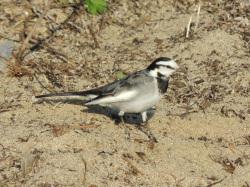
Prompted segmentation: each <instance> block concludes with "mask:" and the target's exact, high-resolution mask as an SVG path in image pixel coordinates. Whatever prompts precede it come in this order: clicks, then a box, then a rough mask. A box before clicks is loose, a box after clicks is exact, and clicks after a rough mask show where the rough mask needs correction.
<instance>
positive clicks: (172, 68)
mask: <svg viewBox="0 0 250 187" xmlns="http://www.w3.org/2000/svg"><path fill="white" fill-rule="evenodd" d="M166 67H167V68H169V69H174V68H173V67H171V66H169V65H167V66H166Z"/></svg>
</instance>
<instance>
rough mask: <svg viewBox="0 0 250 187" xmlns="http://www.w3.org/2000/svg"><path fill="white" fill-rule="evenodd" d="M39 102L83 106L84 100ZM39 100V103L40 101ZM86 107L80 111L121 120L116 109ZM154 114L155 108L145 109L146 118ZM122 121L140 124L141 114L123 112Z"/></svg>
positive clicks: (116, 120)
mask: <svg viewBox="0 0 250 187" xmlns="http://www.w3.org/2000/svg"><path fill="white" fill-rule="evenodd" d="M40 102H47V103H58V102H61V103H67V104H73V105H80V106H83V105H84V104H85V102H84V101H83V100H80V99H70V100H64V99H61V98H59V99H43V100H42V101H40ZM40 102H39V103H40ZM86 107H87V109H83V110H81V111H82V112H88V113H95V114H102V115H105V116H107V117H109V118H111V119H112V120H115V123H116V124H119V123H120V122H121V118H120V117H119V116H118V112H119V111H117V110H114V109H112V108H109V107H102V106H99V105H91V106H86ZM154 114H155V109H154V108H150V109H148V110H147V120H149V119H150V118H152V117H153V115H154ZM123 119H124V122H125V123H128V124H141V123H142V116H141V114H140V113H125V114H124V118H123Z"/></svg>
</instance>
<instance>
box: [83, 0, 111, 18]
mask: <svg viewBox="0 0 250 187" xmlns="http://www.w3.org/2000/svg"><path fill="white" fill-rule="evenodd" d="M85 4H86V5H87V10H88V11H89V12H90V13H91V14H94V15H96V14H98V13H103V12H104V11H105V10H106V8H107V3H106V0H85Z"/></svg>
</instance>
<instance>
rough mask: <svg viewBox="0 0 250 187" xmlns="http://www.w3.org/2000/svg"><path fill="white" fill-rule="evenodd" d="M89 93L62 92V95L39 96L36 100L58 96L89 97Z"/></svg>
mask: <svg viewBox="0 0 250 187" xmlns="http://www.w3.org/2000/svg"><path fill="white" fill-rule="evenodd" d="M88 94H89V93H88V91H80V92H62V93H50V94H44V95H37V96H35V98H37V99H39V98H45V97H56V96H86V95H88Z"/></svg>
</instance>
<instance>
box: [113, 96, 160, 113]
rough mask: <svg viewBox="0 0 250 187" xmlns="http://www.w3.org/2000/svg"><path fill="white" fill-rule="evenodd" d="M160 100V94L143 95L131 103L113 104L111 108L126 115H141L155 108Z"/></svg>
mask: <svg viewBox="0 0 250 187" xmlns="http://www.w3.org/2000/svg"><path fill="white" fill-rule="evenodd" d="M160 99H161V95H160V94H159V93H158V92H156V93H153V92H151V93H143V94H139V95H138V96H136V97H135V98H133V99H131V100H129V101H124V102H118V103H112V104H110V106H111V107H114V108H116V109H117V110H119V111H123V112H125V113H141V112H144V111H146V110H148V109H149V108H152V107H153V106H155V105H156V104H157V103H158V102H159V100H160Z"/></svg>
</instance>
